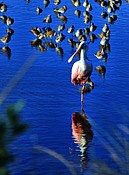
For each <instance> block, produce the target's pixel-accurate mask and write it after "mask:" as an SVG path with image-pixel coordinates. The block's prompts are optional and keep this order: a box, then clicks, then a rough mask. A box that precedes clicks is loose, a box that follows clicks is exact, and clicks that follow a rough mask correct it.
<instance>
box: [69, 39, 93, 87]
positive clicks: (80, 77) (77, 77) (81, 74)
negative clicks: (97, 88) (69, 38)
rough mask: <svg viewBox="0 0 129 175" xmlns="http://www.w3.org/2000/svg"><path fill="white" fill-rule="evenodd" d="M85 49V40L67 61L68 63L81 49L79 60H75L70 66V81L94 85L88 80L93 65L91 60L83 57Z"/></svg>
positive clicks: (76, 83) (77, 83)
mask: <svg viewBox="0 0 129 175" xmlns="http://www.w3.org/2000/svg"><path fill="white" fill-rule="evenodd" d="M86 49H87V45H86V44H85V41H82V42H81V43H80V45H79V47H78V49H77V50H76V52H75V53H74V54H73V55H72V56H71V57H70V58H69V60H68V63H70V62H71V61H72V60H73V59H74V57H75V55H76V54H78V53H79V51H80V50H81V53H80V60H79V61H76V62H75V63H74V64H73V67H72V75H71V81H72V83H73V84H74V85H81V84H85V83H88V84H90V85H91V86H94V83H93V82H92V81H91V80H90V76H91V73H92V69H93V66H92V63H91V62H89V61H88V60H87V59H85V51H86Z"/></svg>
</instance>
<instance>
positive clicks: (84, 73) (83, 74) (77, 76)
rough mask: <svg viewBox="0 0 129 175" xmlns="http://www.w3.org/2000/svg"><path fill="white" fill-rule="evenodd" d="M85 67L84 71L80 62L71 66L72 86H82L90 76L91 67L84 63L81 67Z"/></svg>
mask: <svg viewBox="0 0 129 175" xmlns="http://www.w3.org/2000/svg"><path fill="white" fill-rule="evenodd" d="M84 66H85V69H84V68H83V69H82V67H81V61H80V60H79V61H76V62H75V63H74V64H73V67H72V74H71V82H72V83H73V84H74V85H81V84H84V83H85V82H86V81H87V80H88V78H89V77H90V75H91V72H92V65H91V64H88V63H85V65H83V67H84Z"/></svg>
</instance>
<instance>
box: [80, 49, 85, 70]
mask: <svg viewBox="0 0 129 175" xmlns="http://www.w3.org/2000/svg"><path fill="white" fill-rule="evenodd" d="M80 67H81V69H82V70H85V68H86V62H85V50H84V49H81V53H80Z"/></svg>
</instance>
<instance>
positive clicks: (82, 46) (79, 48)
mask: <svg viewBox="0 0 129 175" xmlns="http://www.w3.org/2000/svg"><path fill="white" fill-rule="evenodd" d="M81 49H83V50H84V51H86V50H87V45H86V43H85V41H81V43H80V44H79V46H78V48H77V50H76V51H75V53H74V54H73V55H72V56H71V57H70V58H69V59H68V63H70V62H71V61H72V60H73V59H74V57H75V56H76V55H77V54H78V53H79V52H80V50H81Z"/></svg>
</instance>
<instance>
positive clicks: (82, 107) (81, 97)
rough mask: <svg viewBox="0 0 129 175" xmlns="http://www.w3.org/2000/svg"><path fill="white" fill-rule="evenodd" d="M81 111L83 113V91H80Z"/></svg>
mask: <svg viewBox="0 0 129 175" xmlns="http://www.w3.org/2000/svg"><path fill="white" fill-rule="evenodd" d="M81 112H82V113H84V93H83V92H81Z"/></svg>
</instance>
